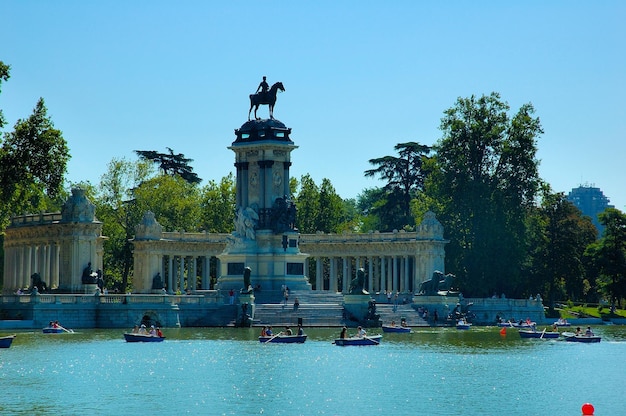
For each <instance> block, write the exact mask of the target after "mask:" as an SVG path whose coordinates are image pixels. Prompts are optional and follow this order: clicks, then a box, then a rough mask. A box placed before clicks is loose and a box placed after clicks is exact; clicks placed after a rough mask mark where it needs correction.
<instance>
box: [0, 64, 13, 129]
mask: <svg viewBox="0 0 626 416" xmlns="http://www.w3.org/2000/svg"><path fill="white" fill-rule="evenodd" d="M10 77H11V67H10V66H9V65H6V64H5V63H4V62H2V61H0V92H2V88H1V87H2V81H8V79H9V78H10ZM5 122H6V121H5V119H4V114H2V109H1V108H0V129H1V128H2V127H4V123H5Z"/></svg>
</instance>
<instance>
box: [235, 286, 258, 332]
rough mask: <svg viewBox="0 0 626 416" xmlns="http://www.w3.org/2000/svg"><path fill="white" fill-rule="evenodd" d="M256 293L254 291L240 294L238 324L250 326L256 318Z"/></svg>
mask: <svg viewBox="0 0 626 416" xmlns="http://www.w3.org/2000/svg"><path fill="white" fill-rule="evenodd" d="M254 309H255V305H254V295H253V294H252V293H240V294H239V308H238V310H237V326H241V327H250V326H252V321H253V320H254Z"/></svg>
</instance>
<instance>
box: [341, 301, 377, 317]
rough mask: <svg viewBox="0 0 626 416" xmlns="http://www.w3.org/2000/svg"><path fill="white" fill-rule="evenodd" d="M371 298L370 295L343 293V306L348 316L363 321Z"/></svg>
mask: <svg viewBox="0 0 626 416" xmlns="http://www.w3.org/2000/svg"><path fill="white" fill-rule="evenodd" d="M371 300H372V297H371V296H370V295H343V308H344V310H345V311H346V313H347V316H348V317H350V316H352V317H354V318H356V319H357V320H358V321H363V320H364V319H365V317H366V316H367V309H368V307H369V302H370V301H371Z"/></svg>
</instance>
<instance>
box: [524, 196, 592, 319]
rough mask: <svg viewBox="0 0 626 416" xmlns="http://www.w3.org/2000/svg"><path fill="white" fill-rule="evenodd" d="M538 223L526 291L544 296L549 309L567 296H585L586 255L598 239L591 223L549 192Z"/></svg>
mask: <svg viewBox="0 0 626 416" xmlns="http://www.w3.org/2000/svg"><path fill="white" fill-rule="evenodd" d="M535 224H536V225H537V226H538V229H536V230H535V231H536V232H534V233H533V235H534V236H535V239H534V240H533V241H532V244H531V245H530V246H531V248H530V250H531V251H530V255H531V258H532V268H531V270H530V272H531V273H530V278H529V280H528V282H527V285H526V289H527V290H528V291H530V293H531V294H532V293H535V291H536V292H538V293H543V294H544V298H547V299H548V305H549V307H550V309H553V308H554V305H555V301H556V300H558V299H563V298H566V297H567V296H568V295H569V297H570V298H574V299H576V298H580V297H582V296H584V293H583V292H584V286H585V285H584V281H585V277H586V276H585V267H584V254H585V250H586V248H587V246H588V245H589V244H591V243H592V242H593V241H595V238H596V229H595V227H594V226H593V224H592V223H591V220H590V219H589V218H588V217H584V216H583V215H582V213H581V212H580V210H579V209H578V208H576V207H575V206H574V204H572V203H571V202H569V201H568V200H567V199H566V197H565V195H564V194H563V193H556V194H553V193H550V192H549V190H547V192H546V193H544V196H543V198H542V205H541V207H540V208H539V209H538V210H537V221H536V222H535ZM524 295H528V292H526V293H524Z"/></svg>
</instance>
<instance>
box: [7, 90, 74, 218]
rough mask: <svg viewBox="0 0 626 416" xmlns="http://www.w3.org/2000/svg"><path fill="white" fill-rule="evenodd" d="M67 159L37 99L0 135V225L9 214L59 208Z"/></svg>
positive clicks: (60, 138) (63, 144)
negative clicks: (26, 114)
mask: <svg viewBox="0 0 626 416" xmlns="http://www.w3.org/2000/svg"><path fill="white" fill-rule="evenodd" d="M69 159H70V155H69V150H68V147H67V144H66V142H65V139H64V138H63V134H62V133H61V131H60V130H57V129H55V128H54V124H53V123H52V121H51V120H50V118H49V117H48V115H47V109H46V106H45V104H44V100H43V98H40V99H39V101H38V102H37V105H36V106H35V109H34V110H33V114H32V115H31V116H30V117H28V118H27V119H25V120H22V119H20V120H18V121H17V122H16V124H15V126H14V131H12V132H9V133H5V134H4V140H3V143H2V147H1V148H0V197H1V198H2V201H3V203H2V208H0V213H1V215H2V219H1V220H2V226H6V225H7V221H8V218H9V217H10V216H11V215H14V214H17V213H23V212H40V211H45V210H48V209H49V208H50V205H53V206H54V207H59V205H60V197H61V196H63V195H64V194H63V182H64V177H65V173H66V171H67V162H68V160H69Z"/></svg>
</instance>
